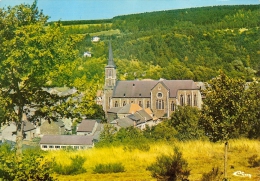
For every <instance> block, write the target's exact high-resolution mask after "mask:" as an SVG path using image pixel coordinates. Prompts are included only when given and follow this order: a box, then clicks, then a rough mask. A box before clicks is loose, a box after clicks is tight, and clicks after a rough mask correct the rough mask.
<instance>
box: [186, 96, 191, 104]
mask: <svg viewBox="0 0 260 181" xmlns="http://www.w3.org/2000/svg"><path fill="white" fill-rule="evenodd" d="M187 104H188V105H189V106H191V96H190V95H188V97H187Z"/></svg>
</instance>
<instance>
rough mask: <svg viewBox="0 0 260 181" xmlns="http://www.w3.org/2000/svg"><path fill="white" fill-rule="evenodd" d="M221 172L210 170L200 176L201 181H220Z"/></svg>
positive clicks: (215, 169)
mask: <svg viewBox="0 0 260 181" xmlns="http://www.w3.org/2000/svg"><path fill="white" fill-rule="evenodd" d="M222 174H223V173H222V172H220V171H219V168H218V167H217V168H212V170H211V171H210V172H208V173H204V174H203V175H202V178H201V181H220V180H221V179H222Z"/></svg>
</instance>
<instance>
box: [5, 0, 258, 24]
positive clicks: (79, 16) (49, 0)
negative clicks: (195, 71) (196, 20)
mask: <svg viewBox="0 0 260 181" xmlns="http://www.w3.org/2000/svg"><path fill="white" fill-rule="evenodd" d="M33 1H34V0H0V8H6V7H8V6H15V5H19V4H23V3H24V4H32V3H33ZM241 4H246V5H248V4H260V0H38V8H39V9H41V10H43V13H44V14H45V15H48V16H49V17H50V19H49V21H58V20H62V21H65V20H96V19H110V18H113V17H115V16H118V15H127V14H135V13H144V12H152V11H162V10H172V9H184V8H192V7H203V6H217V5H241Z"/></svg>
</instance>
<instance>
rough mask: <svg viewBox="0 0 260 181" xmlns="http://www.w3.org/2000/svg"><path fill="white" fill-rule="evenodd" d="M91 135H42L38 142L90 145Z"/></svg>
mask: <svg viewBox="0 0 260 181" xmlns="http://www.w3.org/2000/svg"><path fill="white" fill-rule="evenodd" d="M92 140H93V137H92V136H81V135H44V136H43V137H42V138H41V141H40V144H53V145H54V144H58V145H92Z"/></svg>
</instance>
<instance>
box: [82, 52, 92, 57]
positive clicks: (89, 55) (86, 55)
mask: <svg viewBox="0 0 260 181" xmlns="http://www.w3.org/2000/svg"><path fill="white" fill-rule="evenodd" d="M83 56H84V57H91V53H90V52H84V54H83Z"/></svg>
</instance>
